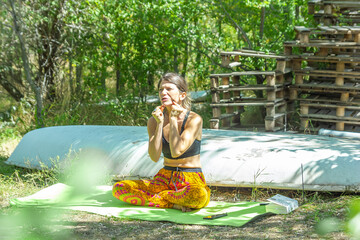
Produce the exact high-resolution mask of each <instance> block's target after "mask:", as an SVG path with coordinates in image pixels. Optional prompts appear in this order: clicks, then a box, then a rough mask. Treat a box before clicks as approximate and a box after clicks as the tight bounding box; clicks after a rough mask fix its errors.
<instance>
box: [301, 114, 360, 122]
mask: <svg viewBox="0 0 360 240" xmlns="http://www.w3.org/2000/svg"><path fill="white" fill-rule="evenodd" d="M300 118H303V119H311V121H323V122H332V123H337V122H345V123H349V124H355V125H360V119H354V118H346V117H336V116H326V115H319V114H308V115H302V114H300Z"/></svg>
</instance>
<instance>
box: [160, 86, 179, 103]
mask: <svg viewBox="0 0 360 240" xmlns="http://www.w3.org/2000/svg"><path fill="white" fill-rule="evenodd" d="M182 95H183V94H182V93H181V92H180V90H179V89H178V88H177V86H176V85H175V84H173V83H171V82H168V81H162V82H161V84H160V88H159V97H160V101H161V104H162V105H165V106H170V105H172V100H173V101H174V102H176V103H179V104H180V102H181V101H182V100H183V97H182Z"/></svg>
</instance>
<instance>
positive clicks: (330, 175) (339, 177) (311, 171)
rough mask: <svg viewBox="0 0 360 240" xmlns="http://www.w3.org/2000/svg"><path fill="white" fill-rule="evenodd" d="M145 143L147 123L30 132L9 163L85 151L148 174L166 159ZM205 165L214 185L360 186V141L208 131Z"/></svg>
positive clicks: (57, 160) (28, 163)
mask: <svg viewBox="0 0 360 240" xmlns="http://www.w3.org/2000/svg"><path fill="white" fill-rule="evenodd" d="M147 148H148V135H147V130H146V127H142V126H58V127H48V128H41V129H37V130H33V131H30V132H29V133H27V134H26V135H25V136H24V137H23V139H22V140H21V141H20V143H19V144H18V146H17V147H16V149H15V150H14V152H13V153H12V154H11V156H10V157H9V159H8V160H7V161H6V163H7V164H12V165H16V166H20V167H27V168H42V167H44V166H46V167H50V168H51V167H55V165H62V164H65V163H66V162H67V161H68V160H69V159H72V160H74V159H76V156H78V154H80V153H84V152H87V153H90V154H88V155H85V156H87V157H89V158H91V159H92V160H94V159H95V161H97V162H101V166H104V168H106V171H109V174H112V175H114V176H115V177H116V178H117V179H127V178H132V179H134V178H151V177H152V176H154V175H155V174H156V173H157V172H158V170H159V169H160V168H161V167H162V166H163V163H162V161H161V159H160V160H159V162H157V163H155V162H153V161H151V159H150V157H149V156H148V153H147ZM87 157H85V159H82V161H85V162H86V161H87V159H86V158H87ZM93 162H94V161H89V162H88V164H92V163H93ZM201 162H202V167H203V172H204V174H205V177H206V181H207V183H208V184H209V185H211V186H227V187H259V188H262V187H264V188H278V189H293V190H312V191H352V192H356V191H359V190H360V174H359V171H360V143H359V141H358V140H353V139H346V138H344V139H342V138H336V137H330V136H325V135H323V136H319V135H306V134H298V133H289V132H275V133H273V132H272V133H268V132H248V131H233V130H212V129H204V130H203V138H202V148H201ZM98 171H105V170H104V169H98Z"/></svg>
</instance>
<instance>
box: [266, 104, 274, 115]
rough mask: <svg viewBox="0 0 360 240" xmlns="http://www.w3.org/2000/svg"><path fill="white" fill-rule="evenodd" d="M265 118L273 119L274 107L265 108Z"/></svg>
mask: <svg viewBox="0 0 360 240" xmlns="http://www.w3.org/2000/svg"><path fill="white" fill-rule="evenodd" d="M266 116H269V117H274V116H275V106H274V105H273V106H267V107H266Z"/></svg>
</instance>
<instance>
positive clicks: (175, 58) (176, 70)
mask: <svg viewBox="0 0 360 240" xmlns="http://www.w3.org/2000/svg"><path fill="white" fill-rule="evenodd" d="M174 72H175V73H178V72H179V63H178V51H177V48H175V50H174Z"/></svg>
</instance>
